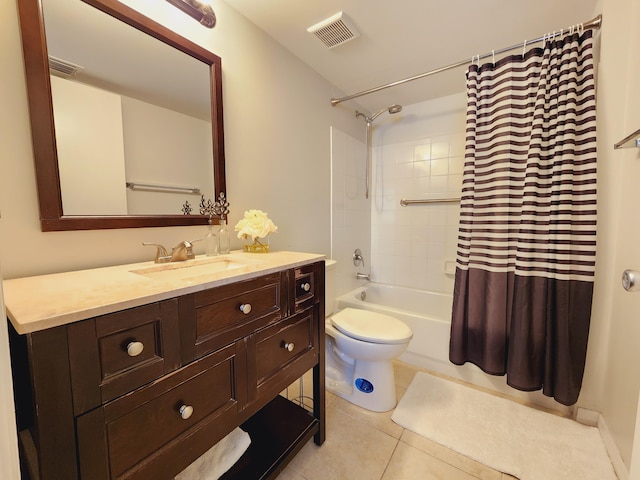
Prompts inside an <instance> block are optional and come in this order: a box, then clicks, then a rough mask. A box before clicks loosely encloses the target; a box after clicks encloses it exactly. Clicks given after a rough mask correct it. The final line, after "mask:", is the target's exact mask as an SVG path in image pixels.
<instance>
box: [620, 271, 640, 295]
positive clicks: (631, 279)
mask: <svg viewBox="0 0 640 480" xmlns="http://www.w3.org/2000/svg"><path fill="white" fill-rule="evenodd" d="M639 276H640V272H636V271H634V270H625V271H624V272H623V273H622V288H624V289H625V290H626V291H627V292H634V291H636V290H638V289H639V287H640V285H638V277H639Z"/></svg>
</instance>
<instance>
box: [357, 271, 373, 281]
mask: <svg viewBox="0 0 640 480" xmlns="http://www.w3.org/2000/svg"><path fill="white" fill-rule="evenodd" d="M356 279H358V280H370V279H369V274H368V273H360V272H358V273H356Z"/></svg>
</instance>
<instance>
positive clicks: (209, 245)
mask: <svg viewBox="0 0 640 480" xmlns="http://www.w3.org/2000/svg"><path fill="white" fill-rule="evenodd" d="M204 253H205V255H207V256H208V257H211V256H214V255H217V254H218V238H217V237H216V234H215V233H213V222H212V221H211V215H209V225H208V226H207V234H206V235H205V236H204Z"/></svg>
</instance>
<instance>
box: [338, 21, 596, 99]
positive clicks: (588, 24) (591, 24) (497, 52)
mask: <svg viewBox="0 0 640 480" xmlns="http://www.w3.org/2000/svg"><path fill="white" fill-rule="evenodd" d="M578 25H580V24H578ZM601 26H602V15H598V16H597V17H595V18H592V19H591V20H589V21H588V22H585V23H583V24H582V28H583V29H584V30H591V29H596V30H597V29H599V28H600V27H601ZM576 28H577V26H572V27H571V28H568V29H567V32H570V31H573V30H574V29H576ZM563 33H564V30H561V31H560V33H559V34H560V35H562V34H563ZM555 36H556V32H553V34H551V33H548V34H547V35H544V36H542V37H538V38H534V39H533V40H526V41H525V42H524V43H519V44H517V45H511V46H510V47H505V48H502V49H500V50H495V51H493V52H491V53H485V54H484V55H474V56H473V57H471V61H475V60H478V61H480V59H482V58H487V57H493V56H495V55H500V54H501V53H505V52H509V51H511V50H515V49H516V48H521V47H523V48H526V46H527V45H530V44H533V43H538V42H542V41H546V40H550V39H551V38H554V37H555ZM468 63H471V62H470V61H469V59H468V58H467V59H466V60H462V61H460V62H457V63H453V64H451V65H447V66H446V67H440V68H436V69H435V70H431V71H430V72H425V73H421V74H419V75H414V76H413V77H409V78H404V79H402V80H398V81H395V82H392V83H387V84H386V85H380V86H379V87H374V88H370V89H369V90H364V91H362V92H358V93H354V94H352V95H347V96H345V97H340V98H332V99H331V105H332V106H333V107H335V106H336V105H338V104H339V103H342V102H346V101H347V100H352V99H354V98H357V97H362V96H363V95H369V94H370V93H375V92H378V91H380V90H384V89H385V88H390V87H395V86H397V85H402V84H403V83H407V82H412V81H413V80H418V79H420V78H424V77H428V76H430V75H435V74H436V73H440V72H444V71H445V70H451V69H452V68H457V67H461V66H463V65H467V64H468Z"/></svg>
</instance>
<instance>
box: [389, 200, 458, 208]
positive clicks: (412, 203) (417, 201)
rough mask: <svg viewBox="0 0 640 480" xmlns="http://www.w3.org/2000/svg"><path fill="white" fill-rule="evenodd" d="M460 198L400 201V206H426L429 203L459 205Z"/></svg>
mask: <svg viewBox="0 0 640 480" xmlns="http://www.w3.org/2000/svg"><path fill="white" fill-rule="evenodd" d="M458 202H460V199H459V198H426V199H424V200H405V199H404V198H403V199H402V200H400V205H402V206H403V207H407V206H409V205H424V204H427V203H458Z"/></svg>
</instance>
